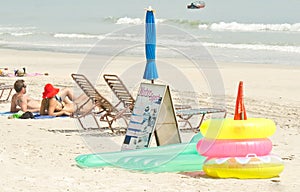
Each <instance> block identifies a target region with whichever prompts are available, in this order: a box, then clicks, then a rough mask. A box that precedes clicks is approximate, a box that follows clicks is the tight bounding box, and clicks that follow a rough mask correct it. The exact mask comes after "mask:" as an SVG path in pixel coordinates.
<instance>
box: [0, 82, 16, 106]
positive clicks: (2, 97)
mask: <svg viewBox="0 0 300 192" xmlns="http://www.w3.org/2000/svg"><path fill="white" fill-rule="evenodd" d="M13 88H14V87H13V86H12V85H6V84H5V83H0V102H6V101H8V100H9V98H10V95H11V92H12V90H13Z"/></svg>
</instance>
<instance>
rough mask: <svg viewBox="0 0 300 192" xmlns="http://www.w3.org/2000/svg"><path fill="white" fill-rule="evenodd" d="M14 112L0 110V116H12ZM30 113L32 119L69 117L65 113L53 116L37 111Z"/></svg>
mask: <svg viewBox="0 0 300 192" xmlns="http://www.w3.org/2000/svg"><path fill="white" fill-rule="evenodd" d="M14 114H16V113H11V112H9V111H5V112H0V116H7V117H10V116H13V115H14ZM32 114H33V116H34V119H53V118H66V117H69V116H66V115H64V116H58V117H54V116H50V115H40V114H39V113H32Z"/></svg>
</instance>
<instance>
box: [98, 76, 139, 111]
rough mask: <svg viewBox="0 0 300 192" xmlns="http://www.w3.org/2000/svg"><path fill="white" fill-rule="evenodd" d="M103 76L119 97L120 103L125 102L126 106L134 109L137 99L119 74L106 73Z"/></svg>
mask: <svg viewBox="0 0 300 192" xmlns="http://www.w3.org/2000/svg"><path fill="white" fill-rule="evenodd" d="M103 78H104V80H105V82H106V83H107V85H108V86H109V87H110V89H111V90H112V91H113V93H114V94H115V96H116V97H117V98H118V99H119V103H118V104H117V106H118V105H120V104H123V106H124V108H129V109H130V111H132V110H133V107H134V103H135V99H134V98H133V97H132V95H131V94H130V92H129V91H128V89H127V87H126V86H125V84H124V83H123V81H122V80H121V79H120V78H119V77H118V76H117V75H111V74H104V75H103Z"/></svg>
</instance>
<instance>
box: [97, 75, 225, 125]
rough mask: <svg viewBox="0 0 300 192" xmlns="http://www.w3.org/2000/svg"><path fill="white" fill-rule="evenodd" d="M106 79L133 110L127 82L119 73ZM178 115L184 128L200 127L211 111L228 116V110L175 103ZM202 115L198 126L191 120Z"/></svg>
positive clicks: (133, 101)
mask: <svg viewBox="0 0 300 192" xmlns="http://www.w3.org/2000/svg"><path fill="white" fill-rule="evenodd" d="M103 78H104V80H105V81H106V83H107V84H108V86H109V87H110V88H111V90H112V91H113V92H114V94H115V95H116V97H117V98H118V99H119V103H118V104H117V105H119V104H121V103H123V105H124V107H129V108H130V110H133V107H134V103H135V100H134V98H133V97H132V95H131V94H130V92H129V91H128V89H127V88H126V86H125V84H124V83H123V82H122V80H121V79H120V78H119V77H118V76H117V75H111V74H104V75H103ZM174 108H175V111H176V116H177V117H178V122H184V125H183V126H182V127H183V128H185V127H187V125H188V126H189V128H187V129H198V128H199V127H200V125H201V124H202V122H203V120H204V117H205V115H207V114H211V113H224V117H226V114H227V112H226V110H225V109H222V108H196V109H195V108H192V107H191V106H190V105H174ZM197 115H202V116H201V119H200V122H199V124H198V125H196V127H194V126H193V125H192V123H191V122H190V120H191V118H192V117H193V116H197Z"/></svg>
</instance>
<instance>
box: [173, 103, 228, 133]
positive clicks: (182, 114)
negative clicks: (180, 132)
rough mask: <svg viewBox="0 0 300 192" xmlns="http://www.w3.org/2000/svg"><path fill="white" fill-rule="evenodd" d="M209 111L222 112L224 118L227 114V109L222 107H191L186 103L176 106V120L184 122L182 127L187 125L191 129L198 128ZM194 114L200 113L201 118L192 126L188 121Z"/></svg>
mask: <svg viewBox="0 0 300 192" xmlns="http://www.w3.org/2000/svg"><path fill="white" fill-rule="evenodd" d="M211 113H224V118H225V117H226V115H227V110H226V109H223V108H192V107H191V106H188V105H186V106H185V107H184V108H180V107H177V110H176V116H177V117H178V118H179V119H178V122H184V125H183V127H186V126H187V125H188V126H189V128H187V129H192V130H199V127H200V126H201V124H202V122H203V120H204V117H205V115H207V114H211ZM196 115H202V116H201V119H200V121H199V123H198V125H196V127H193V126H192V123H191V122H190V120H191V118H192V117H193V116H196Z"/></svg>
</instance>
